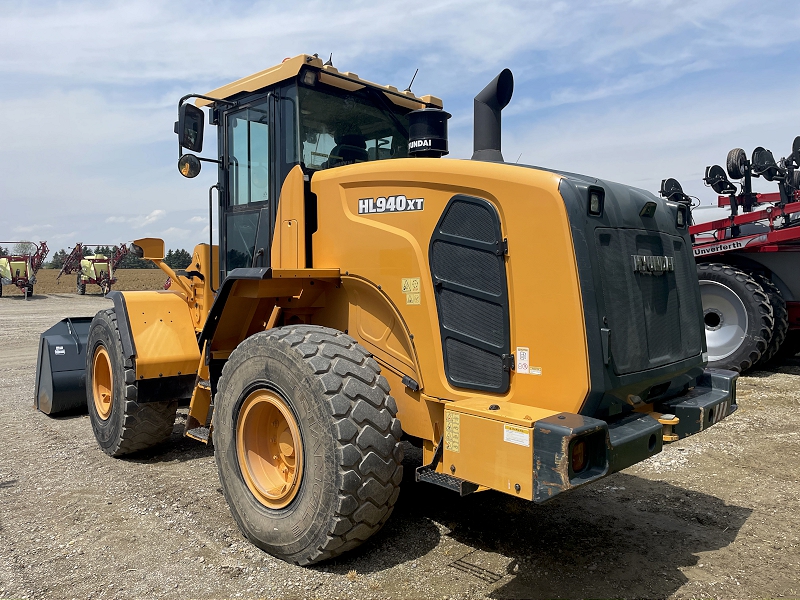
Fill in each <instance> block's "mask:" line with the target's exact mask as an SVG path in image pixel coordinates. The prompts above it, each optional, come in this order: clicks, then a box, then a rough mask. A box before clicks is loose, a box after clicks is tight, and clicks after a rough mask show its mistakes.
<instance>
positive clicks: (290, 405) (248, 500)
mask: <svg viewBox="0 0 800 600" xmlns="http://www.w3.org/2000/svg"><path fill="white" fill-rule="evenodd" d="M259 394H261V395H262V398H264V399H268V403H266V404H265V406H267V409H266V411H267V412H264V413H263V415H264V416H262V417H261V418H260V420H259V418H256V419H254V420H251V417H250V416H249V415H250V414H254V413H255V411H253V410H252V404H253V398H254V397H257V396H258V395H259ZM269 403H271V405H268V404H269ZM274 406H277V407H278V411H279V412H280V413H281V415H283V416H280V415H278V412H276V411H275V409H273V407H274ZM269 411H271V412H269ZM396 415H397V406H396V404H395V401H394V398H392V397H391V396H390V395H389V384H388V382H387V381H386V379H385V378H384V377H383V376H381V375H380V368H379V367H378V364H377V363H376V362H375V360H374V359H373V358H372V355H371V354H370V353H369V352H367V351H366V350H365V349H364V348H363V347H361V346H360V345H359V344H358V343H357V342H356V341H355V340H354V339H353V338H351V337H350V336H348V335H345V334H344V333H341V332H339V331H336V330H333V329H329V328H326V327H317V326H311V325H291V326H287V327H280V328H276V329H270V330H268V331H265V332H262V333H258V334H256V335H254V336H252V337H250V338H247V339H246V340H244V341H243V342H242V343H241V344H239V346H238V347H237V348H236V349H235V350H234V351H233V352H232V353H231V355H230V358H229V360H228V362H227V363H226V364H225V367H224V369H223V371H222V376H221V378H220V380H219V385H218V390H217V394H216V396H215V410H214V417H213V421H214V455H215V457H216V461H217V467H218V468H219V475H220V481H221V483H222V490H223V492H224V494H225V498H226V499H227V501H228V505H229V506H230V509H231V513H232V514H233V517H234V519H235V520H236V522H237V524H238V525H239V528H240V529H241V531H242V532H243V533H244V534H245V536H247V538H248V539H249V540H250V541H251V542H253V543H254V544H255V545H256V546H258V547H259V548H262V549H263V550H265V551H266V552H269V553H270V554H272V555H274V556H277V557H279V558H281V559H283V560H286V561H289V562H293V563H296V564H300V565H309V564H312V563H316V562H319V561H322V560H326V559H329V558H332V557H334V556H338V555H339V554H341V553H343V552H345V551H347V550H350V549H352V548H355V547H356V546H358V545H360V544H361V543H363V542H364V541H365V540H366V539H367V538H369V537H370V536H371V535H372V534H374V533H375V532H377V531H378V530H379V529H380V528H381V527H382V526H383V524H384V523H385V522H386V520H387V519H388V518H389V515H391V513H392V510H393V508H394V504H395V502H396V501H397V497H398V495H399V493H400V481H401V479H402V476H403V467H402V459H403V451H402V446H401V445H400V437H401V429H400V422H399V421H398V419H397V416H396ZM284 420H285V421H286V422H287V423H288V425H284V424H283V423H284ZM279 421H280V425H276V423H278V422H279ZM270 424H271V425H273V426H276V427H278V428H279V429H280V430H281V431H277V429H276V431H277V433H278V435H276V436H274V437H273V434H272V433H270V430H269V427H270ZM258 427H261V428H262V429H254V428H258ZM290 434H291V435H290ZM276 437H277V438H279V441H280V445H281V448H288V447H289V446H287V445H285V444H284V440H285V441H287V442H288V441H289V440H296V442H297V445H296V448H297V451H296V452H295V451H294V450H293V449H294V448H295V442H292V448H290V450H289V453H288V454H285V456H292V457H294V458H293V460H296V462H291V465H289V467H288V469H287V467H286V466H283V467H280V468H279V471H281V472H283V473H286V477H287V479H286V481H287V482H288V485H290V486H296V489H288V488H287V486H286V485H284V486H283V487H282V488H281V487H279V486H276V487H272V485H273V484H272V481H273V480H274V479H273V480H271V479H269V477H263V475H264V474H265V473H267V474H268V473H269V472H275V471H274V468H273V467H272V466H270V464H271V463H274V466H276V467H277V466H279V465H280V464H282V463H280V461H282V460H284V459H285V456H284V452H283V450H282V449H281V450H280V453H281V458H280V459H279V458H278V453H277V452H273V451H272V450H271V449H270V448H271V447H270V446H269V440H272V443H273V444H274V443H275V438H276ZM244 440H250V441H249V442H245V441H244ZM298 464H299V465H300V467H295V465H298ZM295 469H297V470H295ZM287 471H289V472H287ZM260 481H261V482H266V483H267V485H262V486H260V487H259V482H260ZM279 483H281V482H280V481H279ZM267 488H269V489H267Z"/></svg>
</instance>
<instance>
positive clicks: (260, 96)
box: [176, 55, 441, 281]
mask: <svg viewBox="0 0 800 600" xmlns="http://www.w3.org/2000/svg"><path fill="white" fill-rule="evenodd" d="M281 71H283V73H281ZM190 97H191V96H190ZM198 97H199V98H201V99H200V100H199V101H198V102H197V105H198V106H205V105H210V111H209V121H210V123H211V124H212V125H216V126H217V130H218V136H217V144H218V156H219V157H220V159H219V160H218V161H216V160H213V161H212V160H210V159H205V158H201V157H196V156H194V155H183V157H182V158H181V161H180V162H179V170H180V171H181V173H182V174H183V175H185V176H189V177H193V176H195V175H197V173H198V172H199V170H200V161H205V162H217V163H218V169H219V173H218V184H217V190H218V192H219V209H220V227H221V231H220V235H219V238H220V239H219V244H220V248H221V251H220V263H221V264H220V281H221V280H223V279H224V278H225V277H226V276H227V275H228V274H229V273H230V272H231V271H232V270H233V269H236V268H252V267H256V268H263V267H269V266H270V247H271V243H272V237H273V233H274V229H275V220H276V211H277V204H278V198H279V196H280V191H281V186H282V185H283V182H284V180H285V178H286V176H287V175H288V173H289V171H291V169H292V168H293V167H295V166H296V165H298V164H299V165H301V166H302V168H303V171H304V173H305V174H306V177H307V178H310V177H311V176H312V175H313V173H314V172H316V171H321V170H324V169H331V168H336V167H341V166H346V165H351V164H356V163H361V162H368V161H375V160H385V159H391V158H404V157H407V156H408V137H409V135H408V131H409V119H408V113H410V112H411V111H413V110H416V109H420V108H424V107H427V106H432V107H436V108H438V107H440V106H441V101H439V100H438V99H437V98H433V97H430V96H429V97H425V98H424V99H422V100H420V99H417V98H415V97H414V96H413V95H412V94H411V93H410V92H398V91H397V90H396V89H395V88H383V87H382V86H377V85H375V84H371V83H369V82H366V81H363V80H360V79H359V78H358V76H356V75H353V74H351V73H345V74H339V73H338V71H337V70H336V69H334V68H333V67H331V66H323V65H322V63H321V61H320V60H319V59H318V58H316V57H310V56H305V55H301V56H299V57H295V58H293V59H289V60H287V61H285V62H284V63H283V65H281V66H280V67H278V68H277V69H271V70H268V71H265V72H262V73H259V74H256V75H254V76H251V77H248V78H245V79H242V80H239V81H237V82H234V83H232V84H229V85H227V86H224V87H222V88H219V89H217V90H214V91H212V92H209V95H208V96H198ZM187 98H188V97H187ZM187 98H184V99H182V101H181V102H182V103H181V106H180V118H179V121H178V123H176V133H179V136H180V140H181V142H180V145H181V147H182V148H184V147H185V148H188V149H190V150H194V151H200V150H202V136H203V123H202V120H203V118H204V115H203V113H202V111H201V110H200V109H199V108H197V107H195V106H192V105H190V104H183V101H184V100H186V99H187Z"/></svg>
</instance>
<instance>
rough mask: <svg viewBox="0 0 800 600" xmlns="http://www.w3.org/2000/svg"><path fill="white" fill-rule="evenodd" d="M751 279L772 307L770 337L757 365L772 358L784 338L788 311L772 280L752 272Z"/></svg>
mask: <svg viewBox="0 0 800 600" xmlns="http://www.w3.org/2000/svg"><path fill="white" fill-rule="evenodd" d="M752 277H753V279H754V280H755V281H756V283H758V285H760V286H761V288H762V289H763V290H764V293H765V294H766V295H767V298H769V304H770V306H771V307H772V320H773V322H774V324H773V326H772V338H771V339H770V340H769V345H768V346H767V349H766V351H765V352H764V354H762V355H761V358H760V359H759V361H758V364H759V365H763V364H766V363H767V362H769V361H770V360H772V359H773V358H774V357H775V355H776V354H777V352H778V350H779V349H780V347H781V345H782V344H783V342H784V340H785V339H786V333H787V332H788V331H789V311H788V310H787V309H786V301H785V300H784V299H783V296H781V292H780V290H779V289H778V286H776V285H775V284H774V283H772V280H771V279H769V278H768V277H765V276H764V275H761V274H760V273H753V274H752Z"/></svg>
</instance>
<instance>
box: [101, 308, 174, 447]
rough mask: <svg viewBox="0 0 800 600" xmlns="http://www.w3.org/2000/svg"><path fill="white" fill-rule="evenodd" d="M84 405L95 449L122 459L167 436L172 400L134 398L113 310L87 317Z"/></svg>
mask: <svg viewBox="0 0 800 600" xmlns="http://www.w3.org/2000/svg"><path fill="white" fill-rule="evenodd" d="M86 349H87V351H86V403H87V407H88V409H89V420H90V421H91V423H92V430H93V431H94V436H95V438H96V439H97V443H98V444H99V445H100V448H101V449H102V450H103V452H105V453H106V454H108V455H109V456H123V455H125V454H130V453H131V452H137V451H139V450H144V449H145V448H150V447H151V446H155V445H156V444H159V443H161V442H163V441H164V440H166V439H167V438H169V437H170V435H172V430H173V428H174V426H175V413H176V411H177V409H178V401H177V400H172V401H163V402H144V401H143V400H144V398H139V395H138V391H139V390H138V383H137V381H136V371H135V368H134V364H133V360H132V359H130V358H125V356H124V355H123V353H122V342H121V340H120V335H119V329H118V327H117V316H116V312H115V310H114V309H108V310H103V311H100V312H99V313H97V314H96V315H95V317H94V319H92V324H91V327H90V328H89V338H88V340H87V343H86Z"/></svg>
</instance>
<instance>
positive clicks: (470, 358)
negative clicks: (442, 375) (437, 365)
mask: <svg viewBox="0 0 800 600" xmlns="http://www.w3.org/2000/svg"><path fill="white" fill-rule="evenodd" d="M445 349H446V350H447V357H448V359H449V360H448V365H449V375H450V377H451V379H452V380H453V381H454V382H456V385H458V386H460V387H471V386H474V385H480V386H490V387H499V386H500V385H501V384H502V382H503V362H502V360H501V358H500V357H499V356H498V355H497V354H493V353H491V352H486V351H485V350H481V349H480V348H476V347H475V346H470V345H469V344H465V343H463V342H460V341H458V340H456V339H453V338H448V339H447V340H446V341H445Z"/></svg>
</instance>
